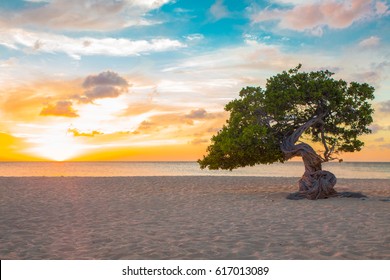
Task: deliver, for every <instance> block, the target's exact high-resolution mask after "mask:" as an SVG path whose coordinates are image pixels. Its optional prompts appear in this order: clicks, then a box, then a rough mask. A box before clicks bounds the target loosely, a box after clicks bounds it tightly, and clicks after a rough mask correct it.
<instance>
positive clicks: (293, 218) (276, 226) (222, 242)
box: [0, 176, 390, 259]
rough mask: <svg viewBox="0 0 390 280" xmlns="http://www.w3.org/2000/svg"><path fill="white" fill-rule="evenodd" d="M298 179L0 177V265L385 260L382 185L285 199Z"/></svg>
mask: <svg viewBox="0 0 390 280" xmlns="http://www.w3.org/2000/svg"><path fill="white" fill-rule="evenodd" d="M297 181H298V178H271V177H217V176H198V177H196V176H183V177H169V176H167V177H0V213H1V215H0V259H390V245H389V244H390V182H389V180H385V179H383V180H382V179H376V180H374V179H373V180H366V179H364V180H363V179H362V180H358V179H340V180H339V181H338V184H337V185H336V189H337V190H338V191H353V192H363V193H364V194H365V195H367V196H368V198H365V199H359V198H332V199H326V200H319V201H310V200H299V201H292V200H287V199H286V198H285V197H286V196H287V194H289V193H291V192H295V191H296V190H297Z"/></svg>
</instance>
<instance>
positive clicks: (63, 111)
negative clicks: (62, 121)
mask: <svg viewBox="0 0 390 280" xmlns="http://www.w3.org/2000/svg"><path fill="white" fill-rule="evenodd" d="M72 106H73V104H72V102H71V101H66V100H62V101H57V103H56V104H54V105H52V104H49V105H47V106H46V107H44V108H43V109H42V111H41V113H40V115H41V116H59V117H68V118H76V117H78V116H79V115H78V114H77V112H76V111H75V110H74V109H73V107H72Z"/></svg>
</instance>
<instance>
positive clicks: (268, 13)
mask: <svg viewBox="0 0 390 280" xmlns="http://www.w3.org/2000/svg"><path fill="white" fill-rule="evenodd" d="M373 3H376V6H374V5H373ZM378 3H379V4H378ZM386 12H387V6H386V4H385V3H383V2H375V1H366V0H349V1H336V0H330V1H316V2H314V3H313V2H311V3H307V2H303V3H299V2H297V3H295V5H294V6H293V7H292V8H284V9H280V8H275V9H271V8H266V9H264V10H261V11H260V12H257V13H255V14H253V15H252V22H253V23H260V22H266V21H277V22H278V26H279V28H282V29H290V30H295V31H300V32H302V31H309V32H311V33H312V34H313V35H317V36H321V35H322V33H323V28H324V27H325V26H327V27H329V28H335V29H342V28H347V27H349V26H351V25H352V24H353V23H355V22H358V21H361V20H366V19H373V18H375V17H380V16H383V15H385V14H386Z"/></svg>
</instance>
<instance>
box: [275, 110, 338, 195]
mask: <svg viewBox="0 0 390 280" xmlns="http://www.w3.org/2000/svg"><path fill="white" fill-rule="evenodd" d="M321 118H322V116H318V117H316V118H314V119H312V120H310V121H308V122H307V123H306V124H304V125H302V126H301V127H299V128H298V129H297V130H296V131H294V133H293V134H292V135H290V136H289V137H287V138H286V139H285V141H283V143H282V146H281V148H282V151H283V153H284V155H285V157H286V159H290V158H293V157H296V156H300V157H302V159H303V163H304V165H305V173H304V174H303V176H302V178H301V179H300V180H299V192H298V193H296V194H293V198H308V199H319V198H328V197H333V196H337V192H336V191H335V190H334V186H335V185H336V181H337V179H336V176H334V175H333V174H332V173H331V172H329V171H324V170H322V166H321V164H322V161H323V160H322V159H321V157H320V156H319V155H317V153H316V152H315V151H314V149H313V148H312V147H311V146H310V145H308V144H306V143H299V144H296V142H297V141H298V139H299V137H300V136H301V135H302V134H303V133H304V132H305V131H306V129H308V128H309V127H311V126H313V125H314V124H316V123H317V122H319V121H321ZM290 198H291V197H290Z"/></svg>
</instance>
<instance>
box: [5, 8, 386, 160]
mask: <svg viewBox="0 0 390 280" xmlns="http://www.w3.org/2000/svg"><path fill="white" fill-rule="evenodd" d="M389 34H390V3H389V1H385V0H380V1H379V0H372V1H370V0H348V1H338V0H324V1H315V0H314V1H301V0H268V1H260V0H259V1H249V0H240V1H238V0H204V1H192V0H28V1H27V0H25V1H22V0H0V161H29V160H57V161H62V160H77V161H78V160H80V161H84V160H86V161H89V160H92V161H93V160H119V161H126V160H134V161H140V160H146V161H149V160H150V161H160V160H162V161H163V160H166V161H170V160H190V161H192V160H197V159H199V158H201V157H202V156H203V155H204V154H205V152H206V148H207V145H208V144H210V138H211V137H212V135H214V134H216V133H217V131H218V130H219V129H220V128H221V127H222V125H223V124H224V123H225V121H226V119H227V118H228V114H227V113H226V112H225V111H224V105H225V104H226V103H227V102H229V101H230V100H233V99H235V98H237V97H238V93H239V91H240V89H241V88H243V87H246V86H262V87H264V86H265V83H266V79H267V78H269V77H271V76H273V75H275V74H277V73H280V72H281V71H284V70H288V69H290V68H294V67H296V66H297V65H298V64H299V63H301V64H302V65H303V70H304V71H317V70H321V69H329V70H330V71H332V72H334V73H335V76H334V77H335V78H341V79H344V80H346V81H348V82H352V81H357V82H360V83H363V82H367V83H369V84H371V85H373V86H374V87H375V96H376V98H375V100H374V101H373V107H374V108H375V114H374V123H373V124H372V125H371V127H370V128H371V129H372V132H373V133H372V134H370V135H367V136H363V137H362V140H363V141H364V142H365V144H366V145H365V147H364V148H363V150H362V151H361V152H358V153H350V154H344V155H342V157H343V159H344V160H349V161H390V76H389V73H390V71H389V70H390V36H389Z"/></svg>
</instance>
